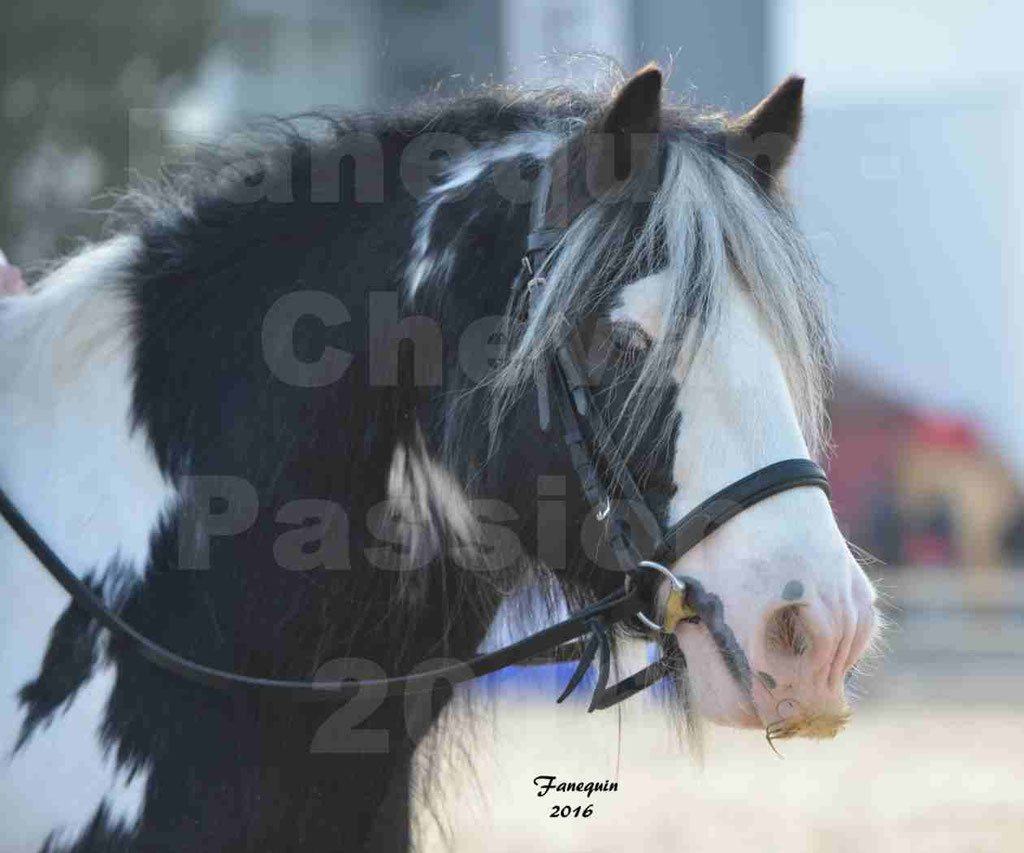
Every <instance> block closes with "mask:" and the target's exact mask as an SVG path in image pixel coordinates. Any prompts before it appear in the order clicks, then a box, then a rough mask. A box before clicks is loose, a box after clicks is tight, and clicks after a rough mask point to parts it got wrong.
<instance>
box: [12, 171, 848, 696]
mask: <svg viewBox="0 0 1024 853" xmlns="http://www.w3.org/2000/svg"><path fill="white" fill-rule="evenodd" d="M541 177H542V180H541V182H540V185H541V186H540V188H539V190H538V193H537V196H536V198H535V200H534V204H533V209H532V211H531V217H532V223H533V225H532V229H531V232H530V234H529V237H528V242H527V251H526V255H525V257H524V259H523V270H522V271H521V272H520V274H519V276H518V277H517V278H516V280H515V281H514V282H513V286H512V293H511V297H510V317H511V318H512V319H513V320H520V321H521V320H523V319H527V320H528V317H529V307H530V301H531V299H532V298H534V296H535V295H536V293H537V292H538V291H539V290H540V289H541V288H543V286H544V280H543V279H542V278H540V277H539V275H537V274H534V270H536V271H537V272H538V273H540V272H542V271H543V268H544V266H545V262H546V260H547V257H548V253H549V251H550V250H551V249H552V248H554V247H555V245H556V244H557V242H558V241H559V240H560V239H561V237H562V235H563V234H564V232H565V229H551V228H545V227H544V218H545V208H546V204H547V190H548V187H549V186H550V175H549V172H548V169H547V168H545V169H543V170H542V173H541ZM541 373H542V374H543V375H540V374H539V375H538V377H537V379H538V395H539V402H540V410H541V421H542V427H544V428H546V427H547V424H546V423H545V421H546V419H547V418H548V416H549V413H548V411H547V407H548V405H549V404H550V399H549V395H550V397H553V398H554V402H555V405H556V407H557V409H558V412H559V415H560V418H561V421H562V427H563V432H564V439H565V442H566V445H567V447H568V450H569V454H570V458H571V461H572V465H573V468H574V469H575V471H576V474H577V477H578V479H579V481H580V484H581V486H582V488H583V491H584V493H585V495H586V498H587V501H588V503H589V504H590V505H591V507H592V509H593V511H594V512H595V513H596V515H597V519H598V520H599V521H601V522H603V523H604V525H605V530H606V531H607V537H608V542H609V544H610V546H611V548H612V550H613V552H614V554H615V557H616V560H617V562H618V563H619V566H620V568H621V569H622V571H623V575H624V583H623V587H622V589H620V590H619V591H617V592H615V593H613V594H611V595H608V596H606V597H605V598H602V599H601V600H599V601H597V602H595V603H593V604H591V605H589V606H588V607H585V608H583V609H581V610H579V611H577V612H575V613H573V614H571V615H570V616H569V617H568V618H566V619H563V620H562V621H561V622H558V623H556V624H554V625H551V626H550V627H547V628H544V629H543V630H541V631H537V632H535V633H533V634H530V635H529V636H527V637H525V638H524V639H521V640H519V641H517V642H515V643H512V644H510V645H507V646H504V647H502V648H500V649H498V650H496V651H493V652H487V653H484V654H480V655H477V656H476V657H473V658H471V659H470V660H467V661H462V662H457V663H454V664H451V665H448V666H443V667H439V668H436V669H432V670H428V671H424V672H416V673H411V674H408V675H402V676H396V677H393V678H381V679H364V680H355V679H345V680H342V681H316V680H313V681H299V680H282V679H271V678H259V677H255V676H250V675H242V674H240V673H235V672H230V671H227V670H221V669H216V668H213V667H209V666H205V665H204V664H201V663H198V662H196V661H192V660H189V659H187V658H183V657H181V656H179V655H177V654H175V653H174V652H172V651H170V650H169V649H167V648H165V647H164V646H161V645H159V644H158V643H155V642H153V641H152V640H150V639H148V638H147V637H146V636H145V635H143V634H141V633H139V632H138V631H136V630H135V629H134V628H133V627H132V626H131V625H128V624H127V623H126V622H125V621H124V620H123V619H122V618H121V617H120V616H119V615H118V614H117V613H115V612H114V611H113V610H111V609H110V608H109V607H108V606H107V605H106V604H105V603H104V602H103V601H102V599H101V598H100V597H99V596H97V595H96V593H95V592H94V591H93V590H92V588H90V587H89V585H88V584H86V583H85V582H84V581H82V580H81V579H80V578H79V577H78V576H77V575H76V574H75V573H74V572H72V571H71V569H70V568H68V566H67V565H66V564H65V563H64V561H63V560H62V559H61V558H60V557H59V556H58V555H57V554H56V553H55V552H54V551H53V549H52V548H50V546H49V545H48V544H47V543H46V541H45V540H44V539H43V537H42V536H41V535H40V534H39V533H38V531H37V530H36V529H35V528H34V527H33V526H32V524H31V523H30V522H29V521H28V520H27V519H26V518H25V517H24V515H22V513H21V512H20V511H19V509H18V508H17V507H16V506H15V504H14V503H13V502H12V501H11V500H10V498H9V497H8V496H7V494H6V493H5V492H4V491H3V489H2V488H0V516H3V518H4V519H5V521H6V522H7V523H8V524H9V525H10V527H11V528H12V529H13V530H14V532H15V533H16V534H17V535H18V537H19V538H20V539H21V541H22V542H23V543H24V544H25V545H26V547H28V549H29V550H30V551H31V552H32V553H33V555H34V556H35V557H36V559H37V560H39V562H40V563H41V564H42V566H43V568H45V569H46V571H47V572H48V573H49V574H50V575H51V576H52V577H53V578H54V580H56V581H57V583H59V584H60V585H61V586H62V587H63V588H64V589H65V591H66V592H67V593H68V595H70V596H71V598H72V600H73V602H74V603H75V604H76V605H77V606H78V607H80V608H81V609H82V610H84V611H85V612H86V613H88V614H89V615H90V616H91V617H92V618H93V619H95V620H96V621H97V622H98V623H99V625H100V626H101V627H103V628H104V629H106V630H108V631H110V633H111V635H112V636H113V637H115V638H116V639H117V640H118V641H119V642H120V643H122V644H124V645H125V647H127V648H131V649H132V650H133V651H134V652H135V653H137V654H139V655H140V656H141V657H143V658H145V659H146V660H148V661H150V662H151V663H152V664H154V665H156V666H158V667H160V668H161V669H164V670H166V671H167V672H170V673H172V674H174V675H176V676H178V677H181V678H183V679H186V680H188V681H191V682H194V683H197V684H201V685H205V686H208V687H216V688H219V689H222V690H229V691H236V692H245V693H258V694H260V695H263V696H274V697H278V698H285V699H291V700H299V701H329V702H347V701H351V700H354V699H356V698H357V696H358V694H360V693H361V692H362V691H363V690H366V691H367V694H368V695H369V696H372V697H373V698H374V699H379V698H380V697H381V696H399V695H409V694H418V693H430V692H432V691H433V690H435V689H436V688H437V687H438V685H439V684H443V683H446V684H449V685H455V684H458V683H460V682H464V681H469V680H472V679H475V678H479V677H481V676H484V675H487V674H489V673H493V672H496V671H498V670H500V669H504V668H505V667H508V666H513V665H526V664H543V663H552V662H558V661H572V660H575V661H578V664H577V667H576V669H575V671H574V673H573V675H572V677H571V678H570V680H569V682H568V684H567V685H566V688H565V690H563V692H562V694H561V696H559V697H558V700H557V701H559V702H561V701H563V700H564V699H565V698H566V697H568V696H569V695H570V694H571V693H572V692H573V690H575V688H576V687H577V686H578V685H579V683H580V682H581V681H582V679H583V676H584V675H585V674H586V672H587V670H588V669H589V667H590V665H591V663H593V662H594V660H595V659H597V660H598V676H597V684H596V686H595V688H594V692H593V696H592V698H591V701H590V707H589V710H590V711H594V710H598V709H601V708H607V707H610V706H612V705H615V704H617V703H619V702H621V701H623V700H624V699H628V698H629V697H630V696H633V695H635V694H636V693H638V692H640V691H641V690H643V689H645V688H646V687H649V686H651V685H652V684H654V683H656V682H657V681H660V680H661V679H662V678H665V677H667V676H673V675H674V674H675V673H677V672H680V671H682V670H683V669H685V666H686V661H685V658H683V655H682V651H681V650H680V648H679V645H678V642H677V640H676V637H675V633H674V629H675V626H676V625H677V624H678V623H679V622H680V621H683V620H686V621H690V622H699V623H700V624H703V625H704V626H705V628H706V629H707V630H708V631H709V633H710V635H711V637H712V638H713V640H714V641H715V644H716V646H717V647H718V649H719V652H720V654H721V656H722V659H723V661H724V663H725V665H726V666H727V668H728V670H729V671H730V673H731V675H732V677H733V678H734V679H735V680H736V681H737V682H738V683H739V684H740V686H741V687H742V688H743V689H744V692H745V694H746V695H747V696H750V695H751V676H750V666H749V663H748V662H747V659H746V656H745V654H744V653H743V650H742V649H741V648H740V646H739V644H738V643H737V641H736V638H735V636H734V635H733V633H732V631H731V630H730V629H729V627H728V625H727V624H726V623H725V620H724V615H723V607H722V602H721V600H720V599H719V597H718V596H716V595H714V594H712V593H709V592H707V591H706V590H704V588H703V587H702V585H701V584H700V583H699V582H698V581H697V580H696V579H695V578H691V577H686V576H680V575H675V574H673V573H672V572H671V571H670V570H669V569H668V568H666V564H667V565H671V564H672V563H674V562H676V561H677V560H678V559H679V558H680V557H682V556H683V555H684V554H685V553H686V552H687V551H689V550H690V549H691V548H693V547H694V546H696V545H697V544H698V543H700V542H702V541H703V540H704V539H706V538H707V537H708V536H710V535H711V534H712V533H713V532H714V531H715V530H717V529H718V528H719V527H721V526H722V525H723V524H725V523H726V522H727V521H728V520H729V519H731V518H732V517H733V516H735V515H737V514H738V513H740V512H742V511H743V510H744V509H747V508H749V507H751V506H754V505H755V504H757V503H760V502H761V501H763V500H765V499H767V498H769V497H771V496H772V495H775V494H778V493H779V492H783V491H786V490H788V489H794V488H799V487H802V486H815V487H817V488H820V489H822V490H823V491H824V492H825V494H826V495H828V494H829V484H828V479H827V477H826V475H825V472H824V471H823V470H822V469H821V468H820V467H819V466H818V465H817V464H815V463H814V462H812V461H811V460H809V459H787V460H784V461H782V462H776V463H774V464H772V465H768V466H766V467H764V468H761V469H760V470H758V471H755V472H754V473H752V474H750V475H748V476H746V477H743V478H742V479H740V480H737V481H736V482H734V483H732V484H731V485H729V486H727V487H725V488H724V489H722V490H721V491H719V492H717V493H716V494H714V495H712V496H711V497H710V498H708V499H707V500H705V501H704V502H703V503H701V504H700V505H699V506H697V507H696V508H695V509H693V510H692V511H691V512H689V513H688V514H687V515H686V516H685V517H684V518H683V519H682V520H680V521H678V522H677V523H675V524H674V525H672V526H671V527H669V528H668V529H667V530H664V531H661V530H660V529H657V530H654V531H648V532H654V533H655V534H656V535H655V536H654V537H653V541H655V542H656V543H657V544H656V546H655V547H654V549H653V551H651V552H650V553H649V554H646V555H645V554H644V553H643V549H642V548H641V546H639V545H638V544H637V542H636V539H635V537H634V536H633V534H632V531H631V529H630V526H629V523H628V522H627V521H626V519H625V518H624V513H622V512H621V504H622V503H623V502H622V501H614V500H612V498H611V489H610V487H609V486H608V485H607V484H606V483H605V482H604V480H603V478H602V476H601V470H602V469H601V465H602V464H603V465H604V466H605V470H611V471H613V472H615V476H616V483H617V485H618V488H619V489H620V490H621V491H622V493H623V494H624V497H625V499H626V501H625V503H627V504H630V505H633V506H638V507H640V508H641V509H642V510H644V509H647V511H646V512H641V515H642V516H643V517H644V518H645V519H646V522H647V525H648V526H652V525H653V526H654V527H657V524H658V523H657V522H656V521H655V520H654V519H655V515H654V514H653V513H652V512H650V511H649V509H648V506H647V502H646V500H645V498H644V495H643V493H642V492H641V490H640V488H639V487H638V486H637V484H636V482H635V480H634V479H633V477H632V475H631V474H630V472H629V470H628V468H627V466H626V465H625V461H624V460H623V459H621V458H620V456H619V454H618V452H617V451H616V449H615V445H614V442H612V441H611V435H610V432H609V430H608V427H607V425H606V423H605V421H604V419H603V418H602V416H601V413H600V411H599V410H598V408H597V406H595V405H594V401H593V399H592V397H591V393H590V388H589V382H588V380H587V374H586V372H585V370H584V368H583V367H582V360H581V358H580V352H579V340H578V336H577V334H576V331H575V329H574V330H573V331H572V333H571V334H570V335H569V336H568V337H567V339H566V340H564V341H563V342H562V343H561V344H560V345H559V346H558V347H557V350H556V352H555V354H554V357H553V358H552V359H551V360H550V363H549V364H547V366H546V369H545V370H543V371H541ZM666 580H667V581H668V582H669V584H670V587H669V592H668V596H667V598H666V600H665V602H664V603H663V605H662V606H661V607H660V608H656V607H655V606H654V605H655V602H656V599H657V597H658V596H657V592H658V590H659V589H660V586H661V584H660V583H658V582H659V581H666ZM658 611H660V616H658V617H657V618H652V617H651V616H650V615H648V614H650V613H655V612H658ZM624 623H630V624H633V625H637V624H641V625H643V627H644V629H645V631H646V633H647V638H648V639H649V640H650V641H652V642H655V641H656V642H659V643H660V645H661V649H662V656H661V658H660V659H659V660H657V661H655V662H654V663H652V664H650V665H649V666H647V667H645V668H644V669H642V670H640V671H639V672H637V673H634V674H633V675H631V676H629V677H628V678H625V679H623V680H622V681H619V682H618V683H616V684H613V685H611V686H608V678H609V673H610V668H611V658H612V640H611V631H612V629H613V628H614V627H615V626H616V625H620V624H624ZM583 638H586V639H585V640H583Z"/></svg>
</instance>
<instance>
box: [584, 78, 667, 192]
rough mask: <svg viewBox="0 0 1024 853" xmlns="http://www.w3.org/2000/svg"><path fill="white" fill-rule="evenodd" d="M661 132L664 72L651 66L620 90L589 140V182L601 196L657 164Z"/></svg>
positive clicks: (596, 124)
mask: <svg viewBox="0 0 1024 853" xmlns="http://www.w3.org/2000/svg"><path fill="white" fill-rule="evenodd" d="M660 130H661V71H660V70H659V69H658V67H657V66H656V65H653V64H652V65H648V66H647V67H646V68H642V69H641V70H640V71H638V72H637V73H636V74H634V75H633V76H632V77H631V78H630V79H629V80H628V81H626V84H625V85H624V86H623V87H622V88H621V89H620V90H619V91H618V93H617V94H616V96H615V99H614V100H613V101H612V103H611V105H610V106H609V107H608V108H607V109H606V110H605V111H604V112H603V113H602V114H601V116H600V119H599V121H598V122H596V123H595V125H594V126H593V127H592V128H591V131H590V133H589V134H588V140H587V161H588V173H589V174H588V183H589V184H590V190H591V192H592V193H593V194H594V195H596V196H598V197H601V196H603V195H604V194H605V193H607V192H608V191H609V190H611V189H614V188H615V186H616V185H619V184H621V183H622V182H623V181H625V180H627V179H629V178H632V177H635V176H636V175H639V174H641V173H642V172H644V171H646V170H647V169H649V168H650V167H651V166H652V165H653V164H654V162H655V155H656V153H657V148H658V132H659V131H660Z"/></svg>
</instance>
